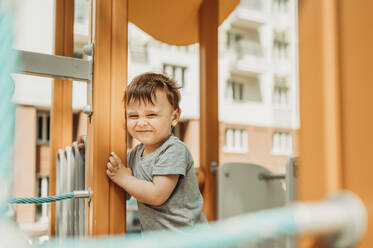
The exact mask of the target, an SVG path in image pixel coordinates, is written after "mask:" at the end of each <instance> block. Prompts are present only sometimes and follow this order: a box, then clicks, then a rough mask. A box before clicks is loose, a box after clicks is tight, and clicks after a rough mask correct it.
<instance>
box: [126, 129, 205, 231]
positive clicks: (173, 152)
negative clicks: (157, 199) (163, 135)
mask: <svg viewBox="0 0 373 248" xmlns="http://www.w3.org/2000/svg"><path fill="white" fill-rule="evenodd" d="M143 151H144V145H143V144H139V145H137V146H136V147H135V148H134V149H132V150H131V151H130V152H128V154H127V166H128V167H130V168H132V173H133V175H134V176H135V177H136V178H139V179H142V180H145V181H149V182H152V181H153V176H154V175H172V174H179V175H180V176H179V180H178V182H177V184H176V186H175V189H174V190H173V192H172V193H171V195H170V197H169V198H168V199H167V201H166V202H164V203H163V204H162V205H160V206H151V205H149V204H145V203H142V202H139V201H137V205H138V209H139V220H140V225H141V231H143V232H145V231H153V230H160V229H168V230H174V231H177V230H178V228H180V227H183V226H192V225H195V224H197V223H201V222H206V218H205V216H204V215H203V213H202V205H203V199H202V196H201V193H200V191H199V188H198V182H197V178H196V176H195V174H194V167H193V163H194V162H193V158H192V155H191V154H190V152H189V150H188V148H187V147H186V146H185V144H184V143H183V142H181V141H180V140H179V139H178V138H177V137H176V136H173V135H171V136H170V137H169V138H168V139H167V140H166V141H165V142H164V143H163V144H162V145H161V146H160V147H159V148H158V149H157V150H156V151H154V152H153V153H150V154H148V155H145V156H142V153H143Z"/></svg>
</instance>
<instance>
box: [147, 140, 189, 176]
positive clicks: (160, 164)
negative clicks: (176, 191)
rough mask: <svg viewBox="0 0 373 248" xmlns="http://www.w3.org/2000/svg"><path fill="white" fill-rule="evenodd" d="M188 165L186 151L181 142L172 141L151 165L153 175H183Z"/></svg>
mask: <svg viewBox="0 0 373 248" xmlns="http://www.w3.org/2000/svg"><path fill="white" fill-rule="evenodd" d="M187 166H188V151H187V149H186V147H185V146H184V145H183V144H178V143H174V144H171V145H170V146H168V147H167V148H166V149H165V150H164V152H162V153H161V154H160V155H159V159H158V160H157V161H156V162H155V165H154V167H153V172H152V174H153V175H176V174H178V175H183V176H185V174H186V170H187Z"/></svg>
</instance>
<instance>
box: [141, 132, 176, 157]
mask: <svg viewBox="0 0 373 248" xmlns="http://www.w3.org/2000/svg"><path fill="white" fill-rule="evenodd" d="M170 136H171V135H169V136H167V137H166V138H165V139H163V140H162V141H160V142H159V143H156V144H151V145H145V144H144V151H143V152H142V156H146V155H149V154H151V153H153V152H155V151H156V150H157V149H158V148H159V147H160V146H161V145H163V143H164V142H165V141H166V140H168V138H169V137H170Z"/></svg>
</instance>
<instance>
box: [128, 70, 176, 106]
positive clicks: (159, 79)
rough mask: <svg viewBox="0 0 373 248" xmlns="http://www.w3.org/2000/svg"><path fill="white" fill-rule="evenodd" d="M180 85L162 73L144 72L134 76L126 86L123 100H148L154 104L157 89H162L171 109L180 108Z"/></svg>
mask: <svg viewBox="0 0 373 248" xmlns="http://www.w3.org/2000/svg"><path fill="white" fill-rule="evenodd" d="M179 89H180V87H179V86H178V85H177V84H176V82H175V81H174V80H172V79H170V78H168V77H167V76H165V75H163V74H158V73H153V72H146V73H143V74H140V75H138V76H136V77H135V78H134V79H132V81H131V83H130V84H129V85H128V86H127V89H126V91H125V93H124V98H123V100H124V102H125V103H127V104H128V103H130V102H132V101H140V100H141V101H143V102H150V103H152V104H153V105H154V102H153V99H155V98H156V93H157V90H161V91H164V92H165V93H166V95H167V99H168V102H169V103H170V104H171V106H172V107H173V109H180V107H179V102H180V92H179Z"/></svg>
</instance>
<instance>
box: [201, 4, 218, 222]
mask: <svg viewBox="0 0 373 248" xmlns="http://www.w3.org/2000/svg"><path fill="white" fill-rule="evenodd" d="M218 14H219V1H218V0H203V2H202V4H201V7H200V10H199V44H200V55H199V56H200V153H199V154H200V155H199V156H200V159H199V161H200V167H201V169H202V171H203V172H204V174H205V183H204V188H203V192H202V193H203V198H204V206H203V212H204V213H205V215H206V217H207V219H208V220H209V221H212V220H216V175H215V174H214V173H211V171H210V164H211V162H216V163H217V164H219V119H218Z"/></svg>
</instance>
